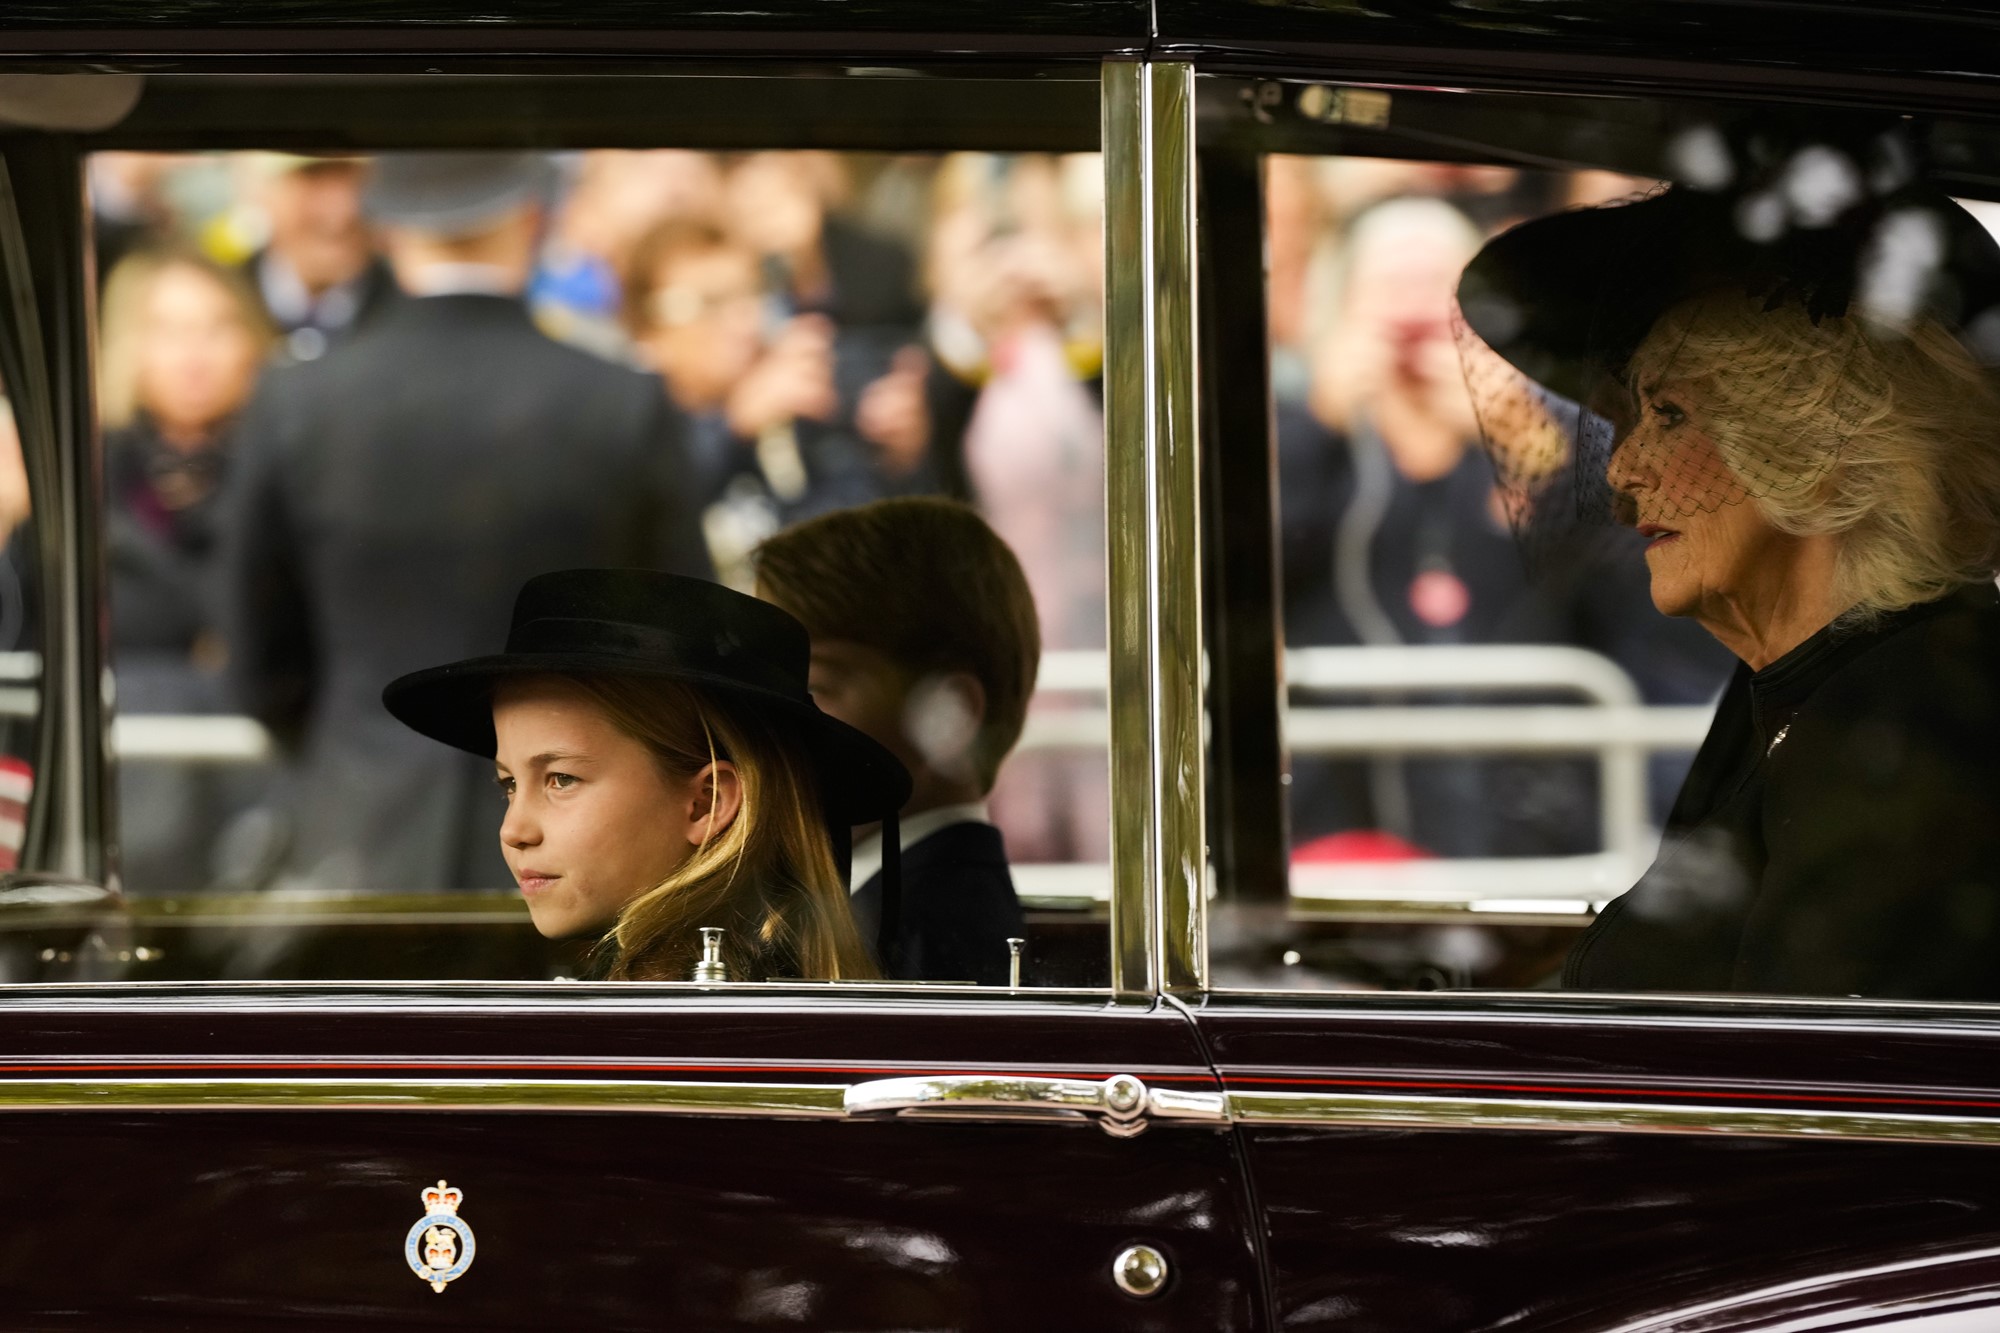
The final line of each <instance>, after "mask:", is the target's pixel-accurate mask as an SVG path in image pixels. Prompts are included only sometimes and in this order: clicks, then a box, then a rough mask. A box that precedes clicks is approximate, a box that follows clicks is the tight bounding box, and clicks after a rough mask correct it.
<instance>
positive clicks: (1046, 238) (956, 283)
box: [932, 155, 1110, 863]
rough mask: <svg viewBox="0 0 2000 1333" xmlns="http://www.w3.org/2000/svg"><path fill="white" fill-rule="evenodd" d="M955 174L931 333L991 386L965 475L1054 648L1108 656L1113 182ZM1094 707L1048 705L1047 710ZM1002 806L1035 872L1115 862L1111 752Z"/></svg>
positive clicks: (982, 396) (999, 791) (998, 809)
mask: <svg viewBox="0 0 2000 1333" xmlns="http://www.w3.org/2000/svg"><path fill="white" fill-rule="evenodd" d="M955 161H956V163H957V170H956V172H955V173H954V178H951V179H947V180H946V181H945V182H943V184H942V189H943V192H944V193H945V197H946V200H947V204H946V206H945V208H944V209H943V214H944V216H943V217H942V218H941V220H940V225H939V232H938V236H937V239H936V243H935V245H934V248H933V253H932V263H933V275H934V276H933V286H934V288H935V289H936V291H937V296H938V310H937V311H935V312H934V314H933V320H932V326H933V335H934V338H935V339H936V345H937V347H938V350H939V353H940V355H941V356H943V357H947V358H949V359H950V361H951V363H952V365H953V368H954V370H956V371H957V372H958V373H959V374H961V375H963V376H966V377H968V378H978V379H980V380H982V381H983V382H982V383H981V384H980V387H979V390H978V397H977V400H976V403H975V405H974V406H973V408H972V411H971V414H970V419H969V420H968V421H967V423H966V427H965V435H964V441H963V466H964V469H965V475H966V478H967V481H968V483H969V487H970V490H971V493H972V495H973V497H974V499H975V501H976V502H977V504H978V506H979V509H980V512H981V513H983V514H984V515H985V516H986V519H987V521H988V522H989V523H991V524H992V525H993V530H994V531H995V532H997V533H998V534H999V535H1000V537H1001V539H1002V540H1003V541H1005V542H1006V543H1007V545H1008V546H1009V547H1010V548H1012V549H1013V550H1014V551H1015V552H1016V553H1017V554H1018V555H1019V557H1020V561H1021V566H1022V569H1023V571H1024V572H1025V574H1026V577H1027V580H1028V586H1029V588H1030V589H1031V590H1032V591H1033V594H1034V603H1035V607H1036V610H1037V612H1038V613H1039V617H1040V622H1041V623H1040V629H1041V641H1042V646H1043V647H1044V648H1046V649H1052V650H1089V651H1101V650H1102V649H1103V647H1104V632H1105V602H1104V596H1105V591H1104V419H1103V412H1102V408H1101V406H1100V399H1099V393H1098V390H1099V384H1098V372H1099V369H1100V367H1101V357H1100V353H1101V348H1102V343H1101V340H1100V338H1099V337H1098V333H1097V325H1096V319H1095V315H1094V311H1095V310H1096V309H1097V308H1098V307H1099V306H1100V305H1101V295H1100V294H1101V286H1100V283H1101V280H1102V269H1101V263H1100V261H1099V260H1098V259H1096V258H1095V254H1096V252H1097V251H1100V250H1101V248H1102V246H1101V238H1102V231H1101V228H1100V226H1099V223H1098V218H1097V209H1098V206H1099V205H1100V203H1101V194H1100V193H1099V192H1098V191H1099V189H1100V187H1099V185H1098V184H1097V182H1098V179H1099V173H1096V172H1094V171H1093V170H1091V168H1092V166H1093V165H1094V159H1092V158H1088V157H1083V156H1077V157H1071V158H1065V159H1056V158H1046V157H1035V158H1023V159H1006V158H991V157H986V156H974V155H967V156H965V157H962V158H959V159H955ZM1085 238H1090V239H1094V240H1097V241H1099V244H1098V245H1096V246H1087V245H1084V244H1083V243H1082V242H1083V241H1084V239H1085ZM950 330H957V333H956V334H953V333H951V332H949V331H950ZM1080 702H1081V701H1077V700H1063V699H1059V698H1055V697H1052V696H1049V695H1044V696H1042V697H1039V698H1037V699H1036V700H1035V701H1034V703H1033V706H1032V711H1033V712H1036V713H1041V712H1047V711H1053V710H1059V709H1063V708H1067V707H1074V706H1077V705H1078V704H1079V703H1080ZM991 804H992V809H993V817H994V822H995V823H997V824H998V825H999V826H1000V827H1001V828H1002V829H1004V830H1005V831H1006V834H1007V841H1008V845H1009V846H1010V847H1011V848H1013V850H1014V855H1015V856H1016V857H1018V858H1020V859H1021V860H1022V861H1026V862H1049V861H1084V862H1089V863H1097V862H1101V861H1102V860H1103V859H1104V858H1105V857H1106V856H1108V855H1109V829H1110V790H1109V773H1108V770H1107V767H1106V763H1105V758H1104V756H1103V755H1102V754H1075V753H1068V754H1065V753H1056V752H1049V751H1042V752H1035V753H1028V754H1023V755H1020V756H1018V757H1017V758H1016V759H1015V760H1014V762H1012V763H1011V764H1009V765H1008V767H1007V770H1006V771H1005V772H1004V773H1003V774H1002V775H1001V777H1000V781H999V783H998V784H997V785H996V786H995V788H994V791H993V794H992V801H991Z"/></svg>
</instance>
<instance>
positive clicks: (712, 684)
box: [382, 569, 910, 826]
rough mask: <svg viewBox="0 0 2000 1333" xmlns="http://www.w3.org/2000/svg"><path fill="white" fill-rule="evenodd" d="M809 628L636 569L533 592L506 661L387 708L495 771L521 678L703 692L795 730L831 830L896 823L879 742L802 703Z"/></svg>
mask: <svg viewBox="0 0 2000 1333" xmlns="http://www.w3.org/2000/svg"><path fill="white" fill-rule="evenodd" d="M809 656H810V641H809V639H808V637H807V635H806V629H805V626H803V625H801V624H800V623H799V622H798V621H797V620H795V619H793V618H792V617H791V616H790V615H789V614H787V613H786V612H784V611H781V610H779V609H778V608H777V607H775V606H772V605H771V604H770V603H769V602H761V601H758V600H757V599H756V598H754V597H747V596H745V595H744V594H742V593H740V592H735V591H733V590H731V589H729V588H725V587H722V586H721V585H720V584H715V583H709V582H707V581H705V580H702V579H692V578H683V577H681V576H679V575H675V574H661V573H656V572H654V571H651V570H641V569H570V570H563V571H561V572H559V573H554V574H543V575H540V576H539V577H536V578H532V579H530V580H528V582H527V584H526V585H525V586H524V587H523V588H522V589H521V593H520V596H518V597H517V598H515V600H514V617H513V622H512V624H511V625H510V627H509V628H508V631H507V646H506V649H505V651H503V652H499V653H495V654H493V655H491V656H488V657H474V658H470V659H468V660H466V661H463V662H453V663H451V664H449V665H447V666H439V667H431V668H429V669H428V670H424V671H414V672H411V673H410V674H409V675H407V676H401V677H398V678H397V679H395V680H393V681H391V682H389V684H388V686H387V687H386V688H385V689H384V690H383V691H382V703H383V704H384V706H386V707H387V708H388V710H389V712H390V713H391V714H393V715H394V716H395V717H396V719H397V720H398V721H400V722H402V723H404V724H405V725H406V726H409V727H411V728H412V729H414V730H416V731H419V732H421V733H423V734H424V735H426V736H429V737H430V738H431V739H433V740H439V741H443V742H444V743H445V744H446V745H450V746H454V747H456V748H458V749H460V750H465V751H467V752H468V753H471V754H476V755H479V756H480V757H482V758H486V759H491V758H492V757H493V753H494V751H495V749H496V748H498V742H497V741H496V739H495V737H494V733H493V690H494V687H495V686H496V685H497V684H498V683H499V682H501V681H503V680H507V679H511V678H518V677H522V676H536V675H554V676H627V677H637V678H640V679H658V680H672V681H679V682H681V683H683V684H687V685H693V686H697V687H699V688H701V689H703V690H705V691H708V692H710V693H711V694H713V695H715V696H717V697H718V698H719V699H720V700H722V701H724V702H725V703H726V704H729V705H733V706H735V707H737V708H741V709H744V710H747V711H749V712H751V713H753V714H755V715H757V716H760V717H762V718H764V719H765V720H767V721H768V722H770V723H771V724H773V725H774V726H776V727H778V728H782V729H785V730H788V731H789V732H790V733H791V734H792V735H793V736H795V737H796V738H797V739H798V742H799V745H800V746H801V748H802V749H803V750H804V751H805V753H806V754H807V755H808V756H809V757H810V759H811V761H812V764H813V767H814V770H815V772H816V774H817V776H818V781H819V794H820V800H821V802H822V804H823V806H824V807H825V812H826V816H827V819H828V822H829V823H830V824H833V825H835V826H846V825H854V824H867V823H871V822H873V821H875V820H879V819H885V818H889V817H891V816H893V815H894V814H895V813H896V812H897V811H898V810H900V809H901V808H902V806H903V803H904V802H905V801H907V800H909V798H910V775H909V772H908V771H907V770H906V769H904V767H903V765H902V764H901V762H899V761H898V760H897V759H896V757H895V756H894V755H893V754H891V753H890V752H889V751H888V750H887V749H885V748H883V747H882V746H881V745H880V744H878V743H877V742H876V741H874V740H872V739H870V738H869V737H868V736H866V735H864V734H862V733H861V732H859V731H857V730H855V729H854V728H853V727H850V726H848V725H847V724H846V723H844V722H841V721H839V720H838V719H836V718H832V717H829V716H827V715H826V714H825V713H822V712H821V711H820V710H819V706H818V705H817V704H815V703H814V702H813V700H812V696H811V694H810V693H808V692H807V689H806V665H807V661H808V658H809Z"/></svg>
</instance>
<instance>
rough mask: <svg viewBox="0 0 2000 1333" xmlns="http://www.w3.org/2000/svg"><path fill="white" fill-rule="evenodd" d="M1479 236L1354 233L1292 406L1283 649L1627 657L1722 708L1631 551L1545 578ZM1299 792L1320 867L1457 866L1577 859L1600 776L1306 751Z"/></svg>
mask: <svg viewBox="0 0 2000 1333" xmlns="http://www.w3.org/2000/svg"><path fill="white" fill-rule="evenodd" d="M1480 240H1481V235H1480V232H1479V230H1478V228H1477V227H1475V226H1474V224H1473V223H1472V221H1471V220H1470V219H1468V218H1467V217H1466V216H1465V214H1464V213H1462V212H1460V211H1459V210H1458V209H1457V208H1456V207H1454V206H1453V205H1451V204H1449V203H1446V202H1444V201H1443V200H1440V199H1436V198H1425V197H1420V196H1419V197H1402V198H1394V199H1390V200H1388V201H1386V202H1381V203H1376V204H1374V205H1373V206H1372V207H1370V208H1368V209H1367V210H1365V211H1363V212H1361V213H1360V214H1358V215H1357V216H1355V217H1354V218H1353V219H1352V220H1351V221H1350V222H1349V224H1348V225H1347V228H1346V230H1345V232H1344V233H1343V234H1342V236H1341V237H1340V240H1339V243H1338V245H1337V246H1336V248H1335V250H1334V254H1335V266H1334V269H1333V271H1332V274H1331V281H1330V288H1331V291H1330V296H1329V299H1330V300H1331V302H1332V309H1331V311H1330V312H1329V314H1330V318H1325V319H1323V320H1322V330H1323V331H1322V333H1321V336H1320V337H1319V339H1318V341H1317V344H1316V346H1315V347H1314V350H1313V353H1312V357H1313V370H1314V375H1313V381H1312V389H1311V395H1310V398H1309V401H1308V404H1306V405H1305V406H1303V407H1299V406H1287V405H1284V404H1280V407H1279V411H1278V454H1279V460H1278V466H1279V502H1280V511H1281V512H1280V548H1281V552H1282V557H1283V571H1282V572H1283V579H1282V588H1283V594H1282V597H1283V609H1284V621H1285V636H1286V641H1287V642H1288V643H1289V644H1292V645H1294V646H1310V645H1336V646H1348V645H1357V644H1362V645H1402V644H1415V645H1457V644H1491V643H1569V644H1574V645H1577V646H1582V647H1590V648H1595V649H1597V650H1599V651H1602V652H1605V653H1606V654H1607V655H1609V654H1616V656H1617V660H1619V661H1620V663H1621V665H1623V666H1625V667H1626V669H1627V670H1628V671H1631V672H1632V673H1633V674H1634V675H1635V676H1636V677H1638V678H1639V680H1640V682H1641V684H1642V685H1645V684H1646V683H1647V682H1648V681H1649V680H1655V679H1657V678H1659V677H1662V676H1665V677H1668V678H1669V679H1666V680H1665V681H1664V682H1662V686H1661V688H1663V689H1667V690H1670V691H1673V692H1674V693H1673V694H1671V695H1669V696H1668V697H1670V698H1671V700H1672V701H1673V702H1693V701H1695V700H1697V699H1699V698H1701V697H1705V696H1706V695H1709V694H1712V692H1713V691H1714V690H1716V689H1719V688H1720V686H1721V683H1722V675H1723V671H1722V667H1723V663H1722V662H1720V661H1718V660H1717V658H1718V657H1719V655H1717V654H1712V653H1708V652H1706V651H1705V650H1704V649H1703V648H1702V647H1701V645H1699V644H1698V643H1692V642H1691V640H1693V639H1695V638H1697V637H1698V636H1693V635H1690V634H1688V633H1686V632H1684V630H1683V629H1682V627H1680V626H1677V625H1675V624H1674V623H1673V622H1671V621H1668V620H1665V619H1663V618H1661V617H1660V616H1658V615H1656V614H1654V613H1653V611H1652V608H1651V606H1650V605H1649V604H1648V603H1647V600H1646V599H1645V597H1644V595H1643V584H1642V583H1641V584H1637V585H1635V583H1634V581H1633V575H1635V574H1643V568H1642V567H1641V566H1640V565H1639V564H1638V562H1637V560H1636V558H1635V553H1634V552H1633V551H1632V550H1630V549H1607V550H1603V551H1598V552H1593V553H1591V555H1590V559H1589V561H1588V568H1589V569H1590V571H1591V572H1590V574H1589V576H1588V577H1579V578H1566V579H1560V580H1549V581H1546V582H1537V581H1535V580H1533V579H1531V578H1530V575H1529V570H1528V568H1527V566H1526V564H1525V563H1524V561H1523V560H1522V558H1521V553H1520V551H1519V549H1518V547H1517V545H1516V542H1515V538H1514V534H1513V532H1512V531H1511V529H1510V524H1509V521H1508V520H1509V517H1510V515H1509V513H1508V512H1507V510H1506V508H1505V506H1504V505H1503V503H1502V501H1501V498H1500V496H1499V495H1498V494H1497V492H1496V486H1495V478H1494V473H1493V467H1492V464H1491V463H1490V462H1489V460H1488V458H1487V457H1486V455H1485V454H1484V453H1483V452H1482V451H1481V449H1480V448H1479V447H1478V445H1479V443H1480V425H1481V423H1480V421H1479V420H1478V419H1477V417H1476V416H1475V414H1474V411H1473V402H1472V397H1471V395H1470V394H1469V393H1468V391H1467V388H1466V381H1465V371H1464V369H1463V367H1462V364H1461V362H1460V358H1459V353H1458V349H1457V346H1456V343H1455V341H1454V336H1453V331H1452V311H1453V309H1454V306H1453V290H1454V287H1455V284H1456V282H1457V279H1458V274H1459V272H1460V270H1461V269H1462V268H1463V267H1464V265H1465V263H1466V261H1468V260H1469V259H1470V258H1471V257H1472V255H1473V254H1474V253H1475V252H1476V251H1477V250H1478V248H1479V245H1480ZM1576 560H1577V563H1578V564H1579V565H1582V563H1583V558H1582V555H1581V554H1580V553H1579V554H1578V555H1577V557H1576ZM1690 675H1691V676H1692V678H1693V683H1692V684H1691V685H1690V684H1689V682H1688V681H1687V680H1686V679H1683V678H1684V677H1687V676H1690ZM1648 694H1649V696H1650V697H1652V699H1653V701H1655V702H1661V701H1666V700H1665V699H1663V698H1661V697H1660V696H1659V695H1658V694H1657V693H1655V692H1654V691H1652V690H1648ZM1690 695H1691V696H1692V697H1689V696H1690ZM1291 793H1292V823H1293V830H1294V833H1295V836H1296V838H1297V840H1298V841H1299V842H1301V843H1308V844H1310V843H1313V842H1314V841H1315V840H1317V839H1329V840H1328V841H1321V842H1319V843H1318V845H1316V846H1312V847H1309V848H1308V850H1307V851H1306V855H1307V856H1309V857H1312V858H1315V859H1317V858H1320V857H1325V858H1328V859H1340V858H1341V857H1342V856H1344V855H1346V854H1347V852H1348V851H1349V849H1357V850H1358V849H1360V848H1363V847H1365V848H1367V849H1368V851H1369V854H1371V855H1374V854H1379V852H1380V850H1381V848H1382V847H1383V846H1384V844H1383V843H1382V842H1380V841H1379V840H1375V839H1374V837H1373V835H1376V834H1384V833H1386V834H1389V835H1392V837H1393V838H1394V839H1396V840H1400V844H1401V845H1402V849H1403V850H1405V851H1407V852H1410V853H1415V852H1418V851H1421V852H1425V853H1431V854H1437V855H1445V856H1505V855H1554V854H1559V853H1575V852H1583V851H1589V850H1592V849H1593V848H1594V847H1595V845H1596V840H1597V837H1598V820H1597V818H1596V815H1595V803H1594V802H1595V792H1594V788H1593V787H1592V778H1591V775H1590V773H1589V771H1588V769H1587V768H1586V767H1585V766H1583V765H1582V764H1580V763H1572V762H1567V761H1527V760H1513V759H1509V760H1487V759H1478V758H1471V757H1459V756H1441V757H1436V758H1422V759H1412V760H1407V761H1406V760H1403V759H1401V758H1397V757H1382V758H1378V759H1373V760H1367V761H1340V762H1333V761H1327V760H1322V759H1317V758H1312V757H1305V756H1301V757H1300V758H1299V759H1297V760H1295V761H1294V764H1293V773H1292V785H1291ZM1356 832H1365V833H1367V834H1369V835H1370V840H1368V841H1366V842H1356V841H1354V840H1352V839H1350V838H1347V837H1346V836H1345V835H1349V834H1353V833H1356ZM1389 845H1395V844H1389Z"/></svg>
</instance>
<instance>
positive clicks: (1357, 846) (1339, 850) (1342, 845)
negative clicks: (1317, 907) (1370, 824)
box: [1292, 828, 1433, 865]
mask: <svg viewBox="0 0 2000 1333" xmlns="http://www.w3.org/2000/svg"><path fill="white" fill-rule="evenodd" d="M1432 859H1433V858H1432V856H1431V854H1430V853H1429V852H1427V851H1425V850H1424V849H1423V848H1421V847H1419V846H1417V845H1416V844H1415V843H1413V842H1406V841H1404V840H1403V839H1401V838H1399V837H1397V836H1396V835H1395V834H1393V833H1384V832H1383V831H1382V830H1381V829H1372V828H1369V829H1350V830H1348V831H1347V832H1345V833H1329V834H1327V835H1326V836H1325V837H1323V838H1314V839H1313V840H1312V841H1311V842H1308V843H1301V844H1300V845H1299V846H1297V847H1294V848H1293V849H1292V862H1293V864H1295V865H1299V864H1304V865H1325V864H1326V863H1328V862H1332V861H1429V860H1432Z"/></svg>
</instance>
